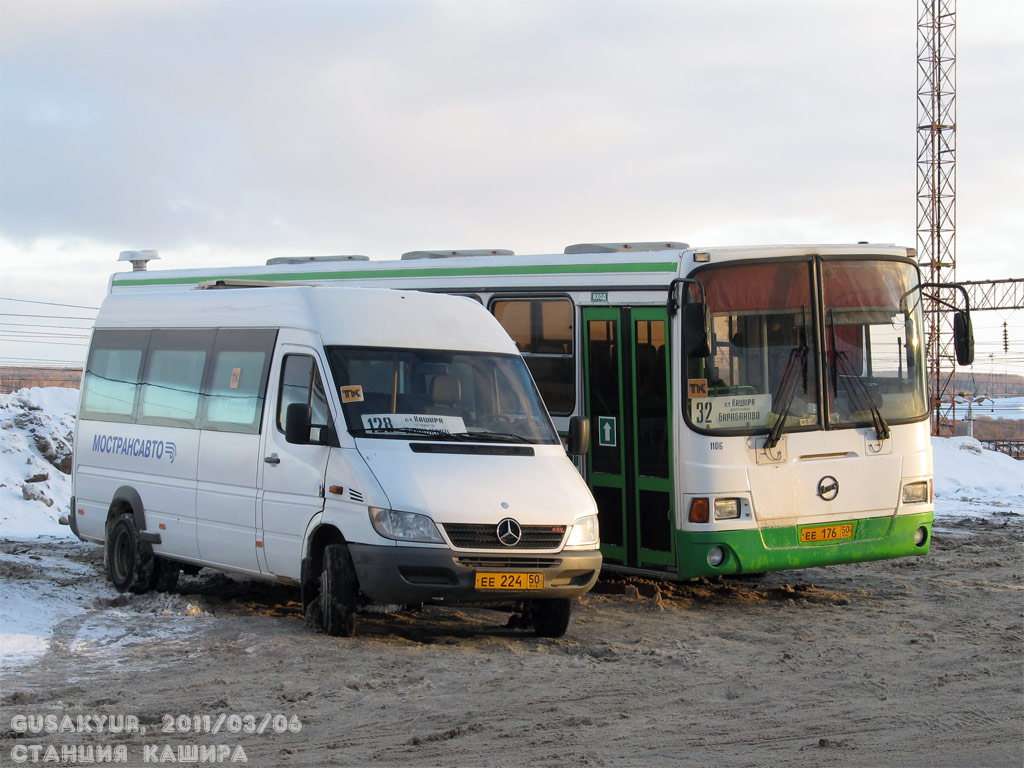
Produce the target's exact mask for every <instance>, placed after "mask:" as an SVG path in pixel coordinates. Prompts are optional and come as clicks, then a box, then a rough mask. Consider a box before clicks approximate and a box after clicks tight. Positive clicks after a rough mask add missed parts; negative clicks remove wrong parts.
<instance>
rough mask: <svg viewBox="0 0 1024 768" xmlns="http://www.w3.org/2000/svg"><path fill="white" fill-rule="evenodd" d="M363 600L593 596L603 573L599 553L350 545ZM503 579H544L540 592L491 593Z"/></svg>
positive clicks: (461, 600)
mask: <svg viewBox="0 0 1024 768" xmlns="http://www.w3.org/2000/svg"><path fill="white" fill-rule="evenodd" d="M348 548H349V552H350V553H351V554H352V562H353V565H355V569H356V575H357V576H358V578H359V586H360V589H361V590H362V592H363V594H365V595H366V596H367V597H369V598H371V599H372V600H373V601H374V602H376V603H380V604H385V605H387V604H406V603H421V602H454V603H494V602H506V601H508V602H515V601H520V600H545V599H550V598H556V597H579V596H580V595H583V594H586V593H587V592H589V591H590V589H591V587H593V586H594V584H595V583H596V582H597V578H598V576H599V575H600V573H601V553H600V552H599V551H597V550H592V551H587V552H558V553H556V554H551V555H524V554H515V555H512V554H508V555H506V554H504V553H500V552H488V553H470V552H455V551H453V550H450V549H446V548H432V547H412V546H398V547H389V546H377V545H372V544H356V543H349V545H348ZM478 574H486V575H487V576H494V575H497V576H498V577H497V578H488V579H486V580H485V581H486V583H488V584H496V585H500V583H501V581H502V580H501V578H500V576H501V575H502V574H540V575H542V576H543V588H540V589H515V588H511V589H502V588H497V589H493V588H491V589H489V588H481V587H479V586H478V579H477V575H478Z"/></svg>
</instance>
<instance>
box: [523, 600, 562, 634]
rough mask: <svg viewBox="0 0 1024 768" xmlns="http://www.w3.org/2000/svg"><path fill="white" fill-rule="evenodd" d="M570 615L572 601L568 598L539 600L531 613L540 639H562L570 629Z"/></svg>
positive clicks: (535, 630)
mask: <svg viewBox="0 0 1024 768" xmlns="http://www.w3.org/2000/svg"><path fill="white" fill-rule="evenodd" d="M570 614H572V600H570V599H569V598H567V597H556V598H554V599H552V600H538V601H537V602H535V603H534V604H533V611H532V613H531V618H532V619H533V631H534V632H536V633H537V635H538V636H540V637H561V636H562V635H564V634H565V631H566V630H567V629H568V628H569V616H570Z"/></svg>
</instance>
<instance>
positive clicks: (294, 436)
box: [284, 403, 312, 445]
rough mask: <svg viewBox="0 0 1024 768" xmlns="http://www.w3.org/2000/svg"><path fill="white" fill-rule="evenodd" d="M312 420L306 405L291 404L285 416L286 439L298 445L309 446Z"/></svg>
mask: <svg viewBox="0 0 1024 768" xmlns="http://www.w3.org/2000/svg"><path fill="white" fill-rule="evenodd" d="M311 418H312V417H311V416H310V409H309V406H308V405H307V404H306V403H289V404H288V410H286V411H285V414H284V439H285V440H286V441H288V442H289V443H294V444H296V445H307V444H309V442H310V440H309V429H310V425H311V424H310V422H311Z"/></svg>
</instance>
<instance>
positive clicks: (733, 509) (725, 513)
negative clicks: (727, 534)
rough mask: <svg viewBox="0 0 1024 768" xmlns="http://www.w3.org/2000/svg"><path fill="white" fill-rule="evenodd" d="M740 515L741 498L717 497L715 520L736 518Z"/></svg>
mask: <svg viewBox="0 0 1024 768" xmlns="http://www.w3.org/2000/svg"><path fill="white" fill-rule="evenodd" d="M739 516H740V500H739V499H715V520H735V519H736V518H738V517H739Z"/></svg>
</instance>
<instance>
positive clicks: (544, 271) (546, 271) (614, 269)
mask: <svg viewBox="0 0 1024 768" xmlns="http://www.w3.org/2000/svg"><path fill="white" fill-rule="evenodd" d="M678 267H679V264H678V263H677V262H675V261H656V262H640V263H628V262H625V263H620V264H533V265H519V266H501V267H468V268H466V267H426V268H422V267H421V268H410V269H353V270H345V271H343V272H287V273H262V274H261V273H257V274H251V275H190V276H188V277H145V278H122V279H120V280H117V279H115V280H114V285H115V286H128V285H188V284H192V283H205V282H208V281H211V280H271V281H277V280H280V281H292V280H307V281H308V280H357V279H361V278H375V277H473V276H491V275H569V274H601V273H604V272H610V273H618V274H621V273H628V272H636V273H645V272H673V273H674V272H675V271H676V270H677V269H678Z"/></svg>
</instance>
